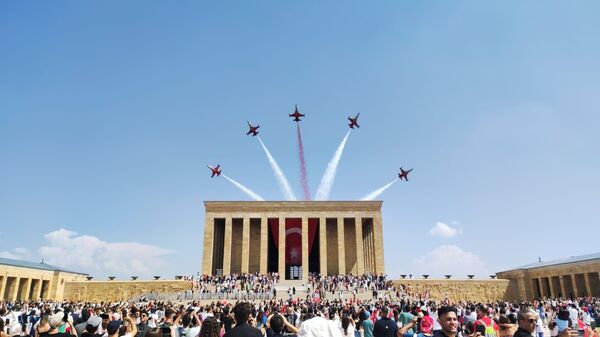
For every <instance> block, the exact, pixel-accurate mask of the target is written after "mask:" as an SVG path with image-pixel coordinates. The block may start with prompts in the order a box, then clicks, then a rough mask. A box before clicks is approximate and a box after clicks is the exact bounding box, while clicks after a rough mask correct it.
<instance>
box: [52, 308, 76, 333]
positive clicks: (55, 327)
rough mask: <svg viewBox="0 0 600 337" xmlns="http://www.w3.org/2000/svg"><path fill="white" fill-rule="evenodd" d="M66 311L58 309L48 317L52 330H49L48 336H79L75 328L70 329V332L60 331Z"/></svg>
mask: <svg viewBox="0 0 600 337" xmlns="http://www.w3.org/2000/svg"><path fill="white" fill-rule="evenodd" d="M64 317H65V313H64V312H62V311H58V312H56V313H55V314H53V315H50V317H48V324H50V331H48V336H52V337H71V336H77V332H76V331H75V329H70V331H69V332H59V329H60V327H61V326H62V325H63V324H64V321H63V319H64Z"/></svg>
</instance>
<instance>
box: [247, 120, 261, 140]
mask: <svg viewBox="0 0 600 337" xmlns="http://www.w3.org/2000/svg"><path fill="white" fill-rule="evenodd" d="M247 123H248V126H249V127H250V131H248V132H246V135H249V134H252V137H254V136H256V135H257V134H258V131H256V130H258V128H260V125H257V126H252V124H250V122H247Z"/></svg>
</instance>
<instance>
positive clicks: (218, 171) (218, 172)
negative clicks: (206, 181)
mask: <svg viewBox="0 0 600 337" xmlns="http://www.w3.org/2000/svg"><path fill="white" fill-rule="evenodd" d="M206 166H208V168H209V169H210V170H211V171H212V175H211V176H210V177H211V178H212V177H214V176H215V174H216V175H217V177H218V176H220V175H221V170H220V169H219V167H221V165H217V166H216V167H212V166H210V165H206Z"/></svg>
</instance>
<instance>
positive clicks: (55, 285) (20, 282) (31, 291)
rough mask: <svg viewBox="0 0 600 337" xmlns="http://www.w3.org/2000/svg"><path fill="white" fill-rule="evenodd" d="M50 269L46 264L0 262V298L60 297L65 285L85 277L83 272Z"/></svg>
mask: <svg viewBox="0 0 600 337" xmlns="http://www.w3.org/2000/svg"><path fill="white" fill-rule="evenodd" d="M4 261H7V259H4ZM52 269H53V268H52V266H49V265H46V264H39V266H38V268H36V264H33V263H28V264H26V265H23V266H18V265H14V264H12V263H11V264H2V263H0V299H3V300H8V301H16V300H37V299H62V298H63V292H64V289H65V285H67V284H68V283H69V282H72V281H83V280H85V279H86V275H85V274H81V273H74V272H68V271H62V270H52Z"/></svg>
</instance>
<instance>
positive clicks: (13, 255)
mask: <svg viewBox="0 0 600 337" xmlns="http://www.w3.org/2000/svg"><path fill="white" fill-rule="evenodd" d="M0 257H3V258H5V259H13V260H29V259H31V253H30V252H29V251H28V250H27V249H25V248H23V247H17V248H15V249H13V250H12V251H3V252H0Z"/></svg>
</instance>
